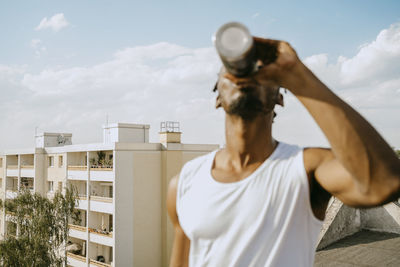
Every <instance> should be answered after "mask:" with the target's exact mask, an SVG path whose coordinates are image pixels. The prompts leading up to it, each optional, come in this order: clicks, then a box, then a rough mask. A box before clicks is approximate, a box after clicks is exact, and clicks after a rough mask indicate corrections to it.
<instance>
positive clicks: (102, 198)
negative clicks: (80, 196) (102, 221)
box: [90, 196, 113, 203]
mask: <svg viewBox="0 0 400 267" xmlns="http://www.w3.org/2000/svg"><path fill="white" fill-rule="evenodd" d="M90 200H93V201H100V202H106V203H112V202H113V198H112V197H100V196H90Z"/></svg>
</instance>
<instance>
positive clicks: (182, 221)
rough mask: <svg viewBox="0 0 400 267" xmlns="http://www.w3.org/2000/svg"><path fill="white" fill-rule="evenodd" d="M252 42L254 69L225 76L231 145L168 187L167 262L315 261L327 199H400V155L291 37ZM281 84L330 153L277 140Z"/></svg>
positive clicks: (356, 203)
mask: <svg viewBox="0 0 400 267" xmlns="http://www.w3.org/2000/svg"><path fill="white" fill-rule="evenodd" d="M255 43H256V51H257V53H256V54H257V58H258V62H257V64H258V66H259V71H258V72H256V73H255V74H253V75H251V76H249V77H246V78H236V77H234V76H232V75H230V74H228V73H226V71H224V70H222V71H221V73H220V75H219V80H218V83H217V86H216V88H217V91H218V97H217V103H216V107H217V108H218V107H222V108H223V109H224V110H225V112H226V119H225V120H226V121H225V132H226V148H223V149H221V150H219V151H216V152H213V153H210V154H208V155H205V156H202V157H199V158H197V159H194V160H192V161H191V162H188V163H187V164H186V165H185V166H184V167H183V169H182V171H181V173H180V175H179V177H176V178H174V179H173V180H172V181H171V183H170V186H169V191H168V199H167V205H168V213H169V215H170V217H171V220H172V222H173V224H174V227H175V240H174V245H173V251H172V255H171V266H174V267H175V266H188V265H190V266H215V267H228V266H254V267H258V266H312V265H313V261H314V255H315V246H316V240H317V236H318V234H319V231H320V228H321V226H322V220H323V219H324V215H325V210H326V207H327V204H328V201H329V199H330V197H331V196H335V197H337V198H339V199H340V200H341V201H342V202H343V203H345V204H347V205H350V206H353V207H373V206H378V205H383V204H385V203H388V202H390V201H392V200H394V199H396V198H398V197H399V195H400V161H399V159H398V158H397V156H396V154H395V153H394V151H393V150H392V149H391V147H390V146H389V145H388V144H387V143H386V142H385V141H384V140H383V138H382V137H381V136H380V135H379V134H378V133H377V132H376V130H375V129H374V128H373V127H372V126H371V125H370V124H369V123H368V122H367V121H366V120H365V119H364V118H362V117H361V116H360V114H358V113H357V112H356V111H355V110H354V109H352V108H351V107H350V106H349V105H348V104H346V103H345V102H343V101H342V100H341V99H340V98H339V97H338V96H336V95H335V94H334V93H333V92H332V91H330V90H329V89H328V88H327V87H326V86H325V85H324V84H323V83H322V82H321V81H319V80H318V78H317V77H315V76H314V75H313V74H312V72H311V71H310V70H309V69H308V68H307V67H306V66H305V65H304V64H303V63H302V62H301V61H300V60H299V58H298V57H297V55H296V52H295V51H294V50H293V48H292V47H291V46H290V45H289V44H288V43H286V42H282V41H275V40H266V39H260V38H255ZM279 87H284V88H287V89H288V90H290V91H291V92H292V93H293V94H294V95H295V96H296V97H297V98H298V99H299V100H300V102H301V103H302V104H303V105H304V106H305V108H306V109H307V110H308V111H309V113H310V114H311V116H312V117H313V118H314V120H315V121H316V123H317V124H318V125H319V127H320V128H321V129H322V131H323V132H324V134H325V136H326V137H327V139H328V140H329V143H330V145H331V147H332V148H331V149H322V148H306V149H302V148H300V147H298V146H294V145H288V144H284V143H282V142H278V141H276V140H275V139H274V138H273V137H272V135H271V127H272V121H273V117H274V112H273V109H274V106H275V104H280V105H282V104H283V99H282V95H281V94H280V93H279Z"/></svg>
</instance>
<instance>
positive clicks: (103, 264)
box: [89, 259, 111, 267]
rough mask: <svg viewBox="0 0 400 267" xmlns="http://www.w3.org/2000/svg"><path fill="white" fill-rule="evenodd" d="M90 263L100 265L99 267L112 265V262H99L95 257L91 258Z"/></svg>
mask: <svg viewBox="0 0 400 267" xmlns="http://www.w3.org/2000/svg"><path fill="white" fill-rule="evenodd" d="M89 262H90V264H93V265H94V266H99V267H111V264H108V263H104V262H99V261H96V260H93V259H90V260H89Z"/></svg>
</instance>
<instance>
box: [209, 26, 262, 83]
mask: <svg viewBox="0 0 400 267" xmlns="http://www.w3.org/2000/svg"><path fill="white" fill-rule="evenodd" d="M213 42H214V45H215V48H216V49H217V52H218V55H219V57H220V58H221V60H222V63H223V64H224V66H225V68H226V70H227V71H228V72H229V73H230V74H232V75H234V76H237V77H244V76H247V75H249V74H251V73H253V72H255V71H256V57H255V48H254V40H253V36H251V34H250V32H249V30H248V29H247V28H246V26H244V25H243V24H241V23H238V22H229V23H226V24H224V25H222V26H221V27H220V28H219V29H218V31H217V32H216V33H215V35H214V36H213Z"/></svg>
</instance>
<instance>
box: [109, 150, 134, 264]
mask: <svg viewBox="0 0 400 267" xmlns="http://www.w3.org/2000/svg"><path fill="white" fill-rule="evenodd" d="M133 161H134V157H133V153H132V151H114V172H115V177H117V179H115V180H116V181H115V183H114V202H113V203H114V205H115V206H114V211H115V213H114V214H115V216H114V233H113V235H114V250H113V253H114V257H113V258H114V266H132V263H133V259H134V257H135V255H134V251H133V231H132V225H133V224H134V214H133V211H132V206H133V203H134V202H133V200H134V194H133V193H132V188H134V166H133ZM116 192H118V194H116Z"/></svg>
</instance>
